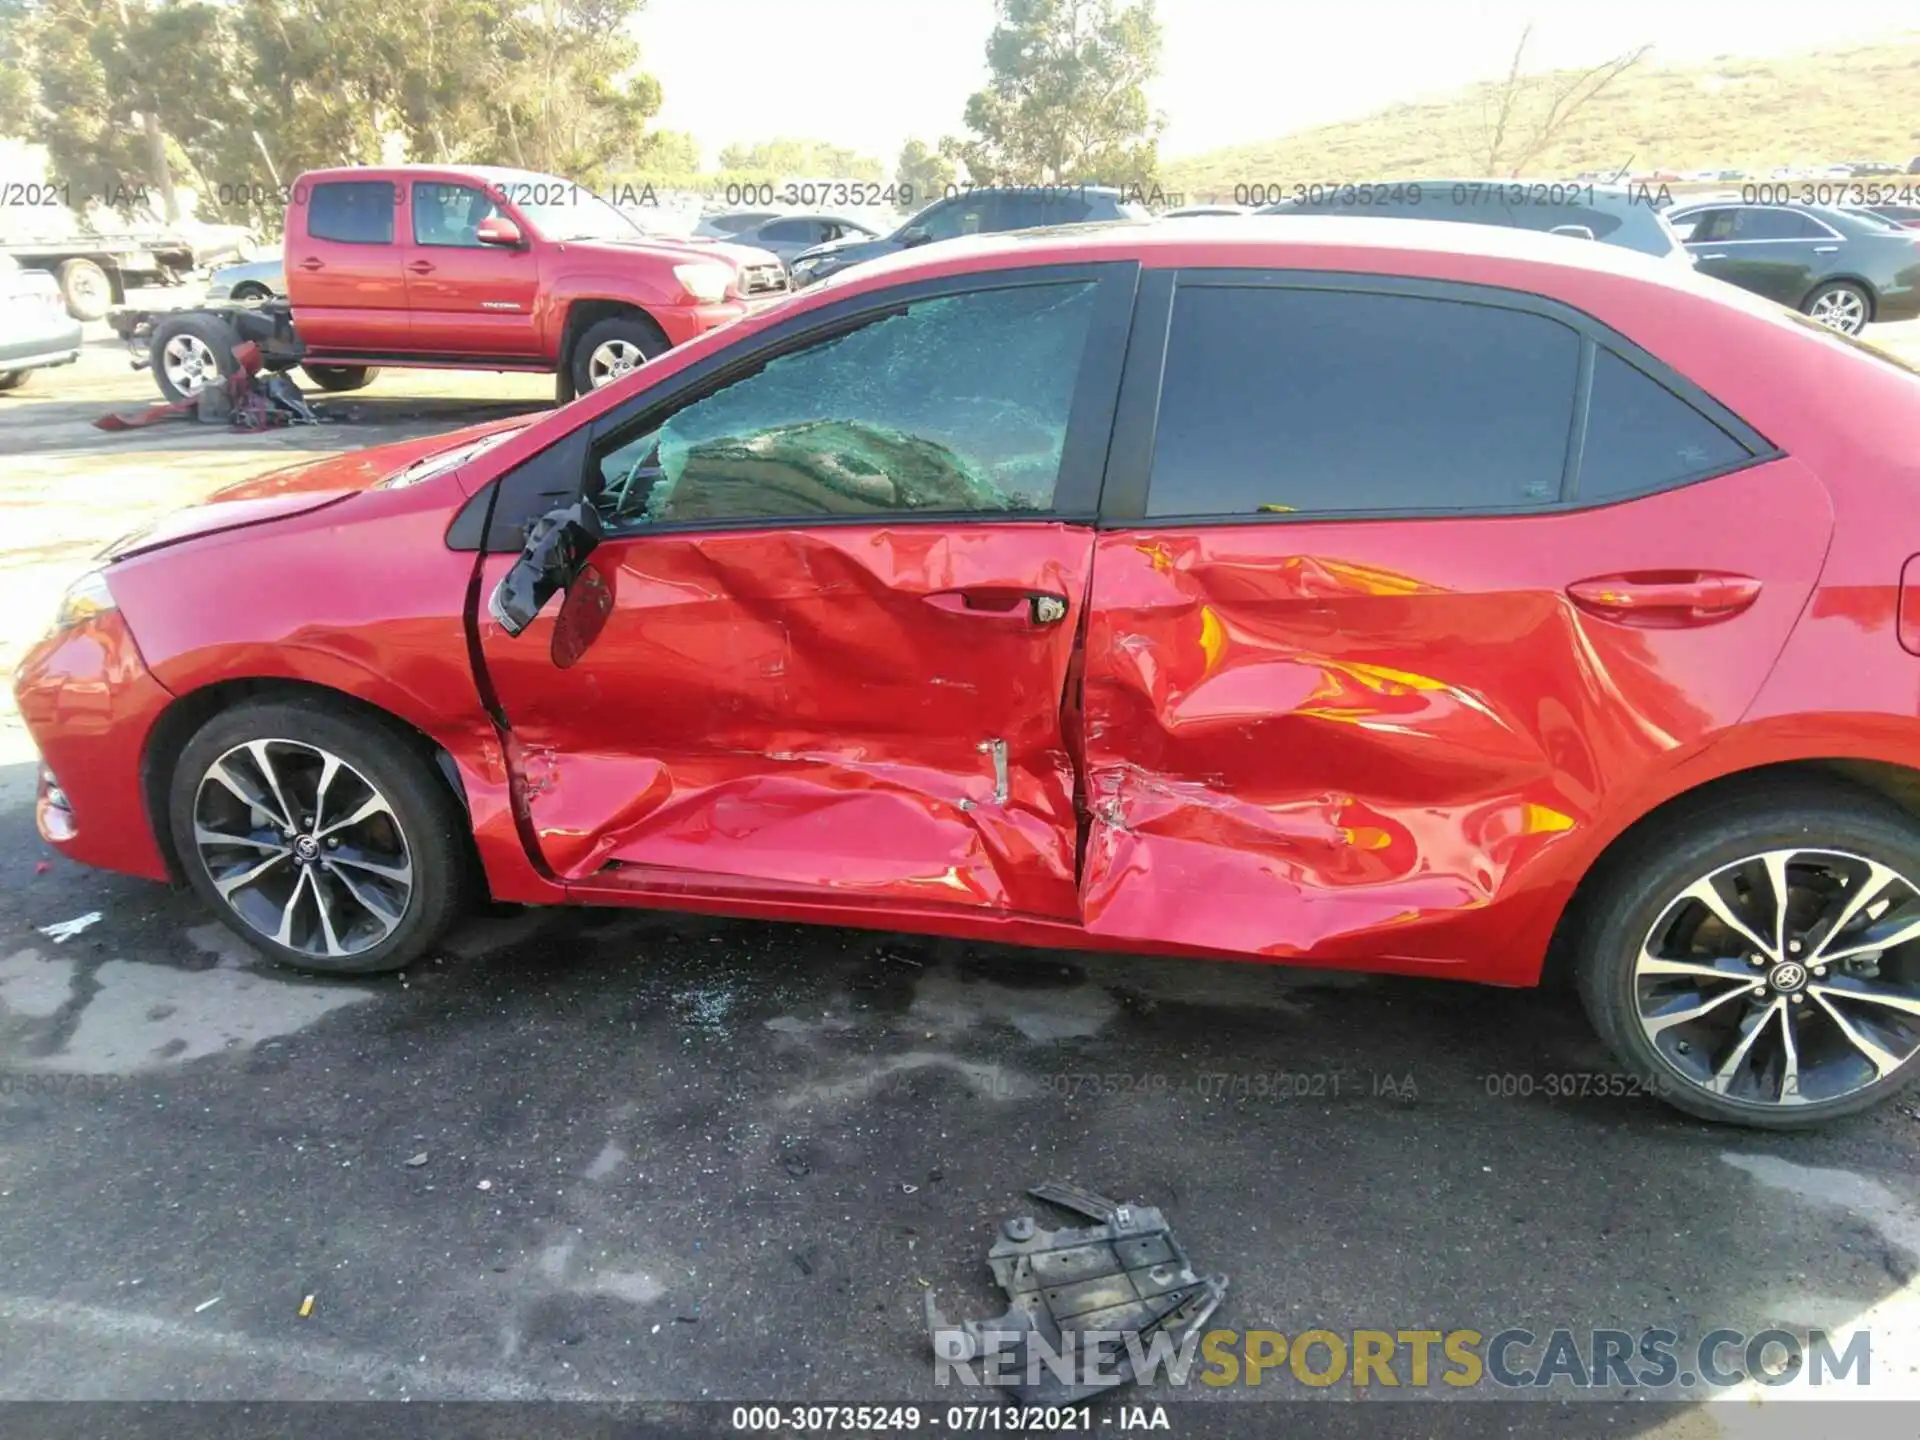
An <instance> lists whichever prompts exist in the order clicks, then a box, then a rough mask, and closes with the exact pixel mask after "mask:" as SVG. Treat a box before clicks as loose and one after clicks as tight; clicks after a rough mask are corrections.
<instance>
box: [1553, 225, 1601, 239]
mask: <svg viewBox="0 0 1920 1440" xmlns="http://www.w3.org/2000/svg"><path fill="white" fill-rule="evenodd" d="M1551 233H1552V234H1555V235H1571V236H1573V238H1574V239H1576V240H1591V239H1593V231H1592V230H1590V229H1588V228H1587V227H1586V226H1585V225H1556V226H1554V227H1553V230H1552V232H1551Z"/></svg>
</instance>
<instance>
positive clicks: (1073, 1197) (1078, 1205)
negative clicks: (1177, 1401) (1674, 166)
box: [925, 1181, 1227, 1405]
mask: <svg viewBox="0 0 1920 1440" xmlns="http://www.w3.org/2000/svg"><path fill="white" fill-rule="evenodd" d="M1027 1193H1028V1194H1029V1195H1031V1196H1033V1198H1034V1199H1036V1200H1043V1201H1045V1202H1047V1203H1048V1204H1050V1205H1057V1206H1059V1207H1060V1208H1061V1209H1063V1210H1070V1211H1072V1212H1073V1213H1075V1214H1077V1215H1083V1216H1085V1217H1087V1218H1088V1219H1090V1220H1093V1221H1095V1222H1096V1223H1095V1224H1093V1225H1090V1226H1083V1227H1080V1228H1075V1229H1061V1230H1042V1229H1041V1228H1040V1227H1039V1226H1038V1224H1037V1223H1036V1222H1035V1220H1034V1218H1033V1217H1032V1216H1031V1215H1023V1216H1020V1217H1019V1218H1017V1219H1013V1220H1007V1221H1003V1222H1002V1223H1001V1226H1000V1233H999V1234H998V1235H996V1236H995V1237H994V1241H993V1246H992V1248H991V1249H989V1250H988V1251H987V1265H988V1267H989V1268H991V1269H992V1271H993V1278H994V1280H995V1281H996V1282H997V1283H998V1284H999V1286H1000V1288H1001V1289H1002V1290H1004V1291H1006V1294H1007V1301H1008V1305H1007V1310H1006V1313H1005V1314H1004V1315H1001V1316H999V1317H998V1318H997V1319H993V1320H963V1321H961V1322H960V1324H958V1325H954V1324H952V1323H951V1322H950V1321H948V1320H947V1319H946V1317H945V1316H943V1315H942V1314H941V1313H940V1307H939V1305H938V1304H937V1303H936V1302H935V1300H934V1297H933V1291H931V1290H928V1291H927V1292H926V1298H925V1305H926V1319H927V1333H928V1335H929V1337H930V1338H931V1339H932V1341H933V1351H934V1354H935V1355H936V1356H937V1357H939V1359H940V1360H941V1361H944V1362H946V1363H947V1364H949V1365H954V1366H968V1367H973V1366H977V1367H978V1369H970V1370H968V1371H967V1372H966V1373H968V1374H969V1375H971V1376H974V1377H975V1378H985V1377H993V1376H1007V1377H1012V1379H1011V1382H1010V1383H1008V1384H1007V1385H1006V1386H1005V1387H1004V1388H1006V1389H1008V1390H1010V1391H1011V1392H1012V1393H1013V1395H1014V1396H1015V1398H1016V1399H1018V1400H1019V1401H1020V1402H1021V1403H1022V1404H1025V1405H1065V1404H1071V1403H1073V1402H1075V1401H1078V1400H1085V1399H1087V1398H1089V1397H1091V1396H1094V1395H1098V1394H1101V1393H1103V1392H1105V1391H1108V1390H1112V1389H1115V1388H1117V1387H1119V1386H1121V1385H1125V1384H1128V1383H1130V1382H1131V1381H1133V1380H1134V1379H1135V1378H1136V1376H1135V1373H1134V1367H1133V1358H1132V1353H1130V1352H1131V1351H1132V1350H1134V1349H1136V1348H1137V1349H1138V1351H1139V1352H1141V1353H1143V1354H1144V1353H1145V1352H1146V1351H1147V1349H1148V1347H1149V1346H1151V1345H1152V1344H1153V1343H1154V1339H1155V1337H1156V1336H1159V1337H1164V1343H1168V1344H1170V1345H1171V1346H1172V1348H1173V1350H1175V1351H1178V1349H1179V1347H1180V1343H1181V1341H1182V1340H1183V1339H1184V1338H1185V1337H1186V1336H1188V1335H1189V1334H1192V1333H1194V1332H1196V1331H1197V1330H1198V1329H1199V1328H1200V1327H1201V1326H1202V1325H1204V1324H1206V1322H1207V1320H1208V1318H1209V1317H1211V1316H1212V1314H1213V1313H1214V1311H1215V1310H1217V1309H1219V1308H1220V1302H1221V1301H1222V1300H1224V1299H1225V1298H1226V1294H1227V1277H1226V1276H1224V1275H1207V1276H1202V1275H1197V1274H1195V1273H1194V1268H1193V1262H1192V1261H1191V1260H1189V1259H1188V1258H1187V1252H1186V1251H1185V1249H1183V1248H1182V1247H1181V1245H1180V1242H1179V1241H1178V1240H1176V1239H1174V1238H1173V1230H1172V1228H1171V1227H1170V1226H1169V1225H1168V1224H1167V1219H1166V1216H1164V1215H1163V1214H1161V1212H1160V1211H1159V1210H1157V1209H1155V1208H1154V1207H1153V1206H1151V1205H1139V1204H1130V1205H1123V1204H1121V1203H1120V1202H1118V1201H1116V1200H1109V1199H1107V1198H1106V1197H1105V1196H1104V1195H1096V1194H1094V1193H1093V1192H1092V1191H1089V1190H1082V1189H1081V1188H1080V1187H1079V1186H1077V1185H1070V1184H1065V1183H1062V1182H1060V1181H1048V1182H1047V1183H1045V1184H1043V1185H1036V1186H1034V1187H1033V1188H1032V1189H1031V1190H1029V1191H1028V1192H1027ZM1095 1337H1098V1338H1095ZM1063 1371H1064V1372H1065V1373H1064V1374H1063V1373H1062V1372H1063ZM1069 1376H1071V1377H1072V1378H1068V1377H1069ZM987 1383H990V1384H992V1383H997V1382H995V1381H993V1380H992V1379H990V1378H989V1379H988V1382H987Z"/></svg>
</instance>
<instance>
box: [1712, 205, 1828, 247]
mask: <svg viewBox="0 0 1920 1440" xmlns="http://www.w3.org/2000/svg"><path fill="white" fill-rule="evenodd" d="M1735 217H1736V218H1735V220H1734V222H1733V235H1732V237H1731V238H1733V239H1735V240H1818V239H1823V238H1832V235H1833V232H1832V231H1830V230H1828V229H1827V227H1826V226H1824V225H1822V224H1821V223H1820V222H1819V221H1818V220H1815V219H1814V218H1813V217H1812V216H1811V215H1802V214H1800V213H1799V212H1798V211H1795V210H1788V209H1786V208H1785V207H1784V206H1777V205H1751V206H1748V207H1747V208H1746V209H1744V210H1739V211H1736V212H1735Z"/></svg>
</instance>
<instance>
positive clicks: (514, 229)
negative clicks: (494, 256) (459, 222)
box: [473, 215, 526, 250]
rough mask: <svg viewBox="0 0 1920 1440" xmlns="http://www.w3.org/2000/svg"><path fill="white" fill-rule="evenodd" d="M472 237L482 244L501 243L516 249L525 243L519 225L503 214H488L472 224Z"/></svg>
mask: <svg viewBox="0 0 1920 1440" xmlns="http://www.w3.org/2000/svg"><path fill="white" fill-rule="evenodd" d="M473 238H474V239H476V240H478V241H479V242H480V243H481V244H482V245H502V246H505V247H506V248H508V249H510V250H517V249H519V248H520V246H522V245H524V244H525V243H526V238H525V237H524V236H523V235H521V233H520V227H519V226H518V225H516V224H514V223H513V221H511V220H509V219H507V217H506V216H504V215H489V216H488V217H487V218H486V219H484V220H482V221H481V222H480V223H479V224H478V225H476V226H474V229H473Z"/></svg>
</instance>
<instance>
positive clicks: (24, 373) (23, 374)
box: [0, 370, 33, 390]
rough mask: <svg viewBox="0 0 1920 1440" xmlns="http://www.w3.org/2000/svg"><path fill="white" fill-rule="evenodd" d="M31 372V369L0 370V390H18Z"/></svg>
mask: <svg viewBox="0 0 1920 1440" xmlns="http://www.w3.org/2000/svg"><path fill="white" fill-rule="evenodd" d="M32 373H33V372H32V371H31V370H0V390H18V389H19V388H20V387H21V386H22V385H24V384H26V383H27V377H28V376H29V375H31V374H32Z"/></svg>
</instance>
